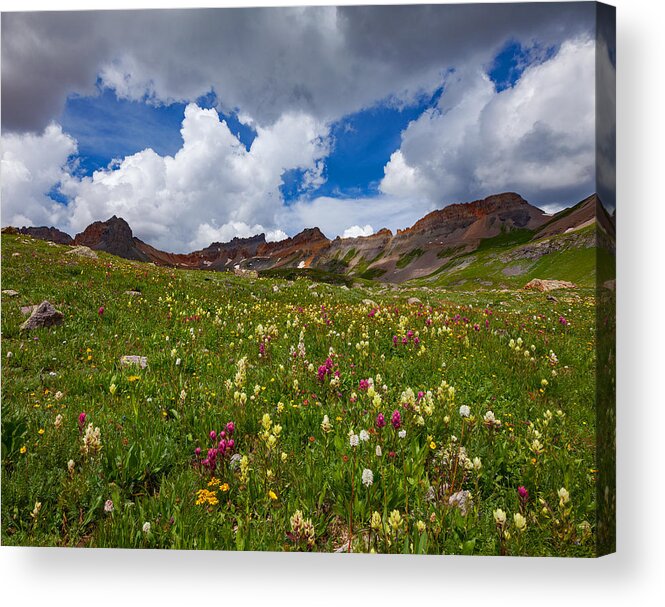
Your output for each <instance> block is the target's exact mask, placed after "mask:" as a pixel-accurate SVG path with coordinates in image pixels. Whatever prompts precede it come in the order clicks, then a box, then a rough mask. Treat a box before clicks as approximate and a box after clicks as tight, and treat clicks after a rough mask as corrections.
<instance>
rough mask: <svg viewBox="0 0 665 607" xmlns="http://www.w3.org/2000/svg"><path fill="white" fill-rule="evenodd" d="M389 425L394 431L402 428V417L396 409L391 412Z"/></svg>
mask: <svg viewBox="0 0 665 607" xmlns="http://www.w3.org/2000/svg"><path fill="white" fill-rule="evenodd" d="M390 423H391V424H392V425H393V428H395V430H398V429H399V428H400V427H401V426H402V416H401V415H400V412H399V411H398V410H397V409H395V410H394V411H393V414H392V417H391V418H390Z"/></svg>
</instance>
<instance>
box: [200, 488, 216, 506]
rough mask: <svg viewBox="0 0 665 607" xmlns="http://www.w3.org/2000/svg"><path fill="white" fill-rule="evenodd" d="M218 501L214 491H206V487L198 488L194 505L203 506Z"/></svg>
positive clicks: (213, 504)
mask: <svg viewBox="0 0 665 607" xmlns="http://www.w3.org/2000/svg"><path fill="white" fill-rule="evenodd" d="M218 503H219V500H218V499H217V492H216V491H208V490H207V489H199V490H198V491H197V492H196V505H197V506H203V505H205V504H209V505H210V506H215V505H216V504H218Z"/></svg>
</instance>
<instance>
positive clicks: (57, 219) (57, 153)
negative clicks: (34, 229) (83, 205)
mask: <svg viewBox="0 0 665 607" xmlns="http://www.w3.org/2000/svg"><path fill="white" fill-rule="evenodd" d="M76 150H77V146H76V142H75V141H74V140H73V139H72V138H71V137H70V136H69V135H67V134H66V133H63V132H62V129H61V128H60V126H58V125H56V124H50V125H49V126H47V127H46V129H45V130H44V132H43V133H41V134H25V135H18V134H13V133H9V134H6V135H3V137H2V224H3V225H15V226H19V227H21V226H33V225H37V226H41V225H49V226H50V225H53V224H58V223H61V219H62V216H63V215H64V213H65V212H66V208H65V207H64V206H63V205H61V204H58V203H57V202H54V201H53V200H52V199H51V198H49V197H48V196H47V194H48V193H49V192H50V191H51V189H52V188H53V187H54V186H57V185H58V183H59V182H60V181H61V180H62V179H63V178H66V177H67V175H68V173H67V160H68V158H69V156H70V155H72V154H74V153H76Z"/></svg>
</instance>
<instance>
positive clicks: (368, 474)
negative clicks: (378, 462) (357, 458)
mask: <svg viewBox="0 0 665 607" xmlns="http://www.w3.org/2000/svg"><path fill="white" fill-rule="evenodd" d="M373 482H374V473H373V472H372V471H371V470H370V469H369V468H365V469H364V470H363V485H365V487H369V486H370V485H371V484H372V483H373Z"/></svg>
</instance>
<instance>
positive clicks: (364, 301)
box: [363, 299, 379, 308]
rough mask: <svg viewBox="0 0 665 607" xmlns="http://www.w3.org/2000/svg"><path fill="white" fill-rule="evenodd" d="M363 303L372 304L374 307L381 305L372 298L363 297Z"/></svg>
mask: <svg viewBox="0 0 665 607" xmlns="http://www.w3.org/2000/svg"><path fill="white" fill-rule="evenodd" d="M363 304H364V305H366V306H371V307H372V308H378V307H379V304H377V303H376V302H375V301H374V300H372V299H363Z"/></svg>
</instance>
